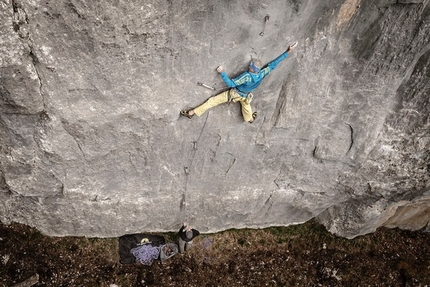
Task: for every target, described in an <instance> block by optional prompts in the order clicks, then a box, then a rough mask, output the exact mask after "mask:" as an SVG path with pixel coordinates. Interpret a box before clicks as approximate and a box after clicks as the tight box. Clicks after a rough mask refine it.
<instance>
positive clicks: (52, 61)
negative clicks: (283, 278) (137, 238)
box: [0, 0, 430, 237]
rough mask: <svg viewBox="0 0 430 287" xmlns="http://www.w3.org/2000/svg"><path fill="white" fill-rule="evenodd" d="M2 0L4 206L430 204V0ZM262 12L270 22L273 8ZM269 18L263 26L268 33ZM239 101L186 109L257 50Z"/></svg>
mask: <svg viewBox="0 0 430 287" xmlns="http://www.w3.org/2000/svg"><path fill="white" fill-rule="evenodd" d="M326 2H327V1H293V0H290V1H266V2H264V1H263V2H262V1H251V0H250V1H148V0H144V1H127V2H123V1H119V2H118V1H80V0H61V1H38V0H31V1H21V0H2V1H1V2H0V14H1V15H2V17H1V19H2V20H1V23H0V25H1V26H0V30H1V35H2V36H1V40H0V53H1V54H0V55H1V62H0V96H1V97H0V143H1V150H0V191H1V193H0V198H1V204H0V218H1V221H2V222H11V221H15V222H22V223H26V224H30V225H32V226H35V227H37V228H38V229H40V230H41V231H43V232H44V233H46V234H50V235H85V236H102V237H107V236H118V235H121V234H124V233H130V232H139V231H171V230H176V229H177V228H178V226H179V225H180V224H181V222H182V221H184V220H186V221H189V222H191V223H192V224H193V225H194V226H196V227H198V229H199V230H201V231H202V232H215V231H220V230H225V229H228V228H243V227H254V228H261V227H267V226H273V225H290V224H296V223H301V222H304V221H307V220H309V219H311V218H314V217H316V218H317V219H318V220H319V221H320V222H322V223H323V224H324V225H325V226H327V228H328V229H329V230H330V231H331V232H334V233H336V234H338V235H341V236H345V237H354V236H357V235H360V234H364V233H368V232H372V231H374V230H375V229H376V228H378V227H380V226H384V225H385V226H389V227H395V226H399V227H402V228H409V229H420V228H423V227H425V226H426V225H427V224H428V222H429V220H430V211H429V210H430V208H429V205H430V187H429V186H430V181H429V179H430V152H429V148H430V132H429V117H428V114H429V110H430V105H429V101H430V100H429V90H430V84H429V83H430V81H429V78H430V74H429V69H428V67H429V61H430V59H429V58H430V44H429V38H430V33H429V32H430V5H429V1H427V0H424V1H386V0H385V1H384V0H380V1H360V0H346V1H341V0H338V1H330V2H331V3H326ZM266 15H270V18H269V21H268V22H266V23H264V18H265V16H266ZM263 30H264V35H262V36H260V33H261V32H262V31H263ZM294 41H299V46H298V47H297V49H296V50H295V51H294V52H293V53H291V55H290V56H289V57H288V58H287V59H286V60H284V62H282V63H281V65H280V66H279V67H278V68H277V69H276V70H275V71H274V72H273V73H272V74H271V75H270V76H269V77H268V78H267V79H266V80H265V82H264V83H263V84H262V85H261V86H260V87H259V88H258V89H257V90H256V91H255V93H254V95H255V97H254V100H253V102H252V106H253V108H254V109H255V110H257V111H258V113H259V117H258V118H257V120H256V121H255V123H254V124H252V125H250V124H249V123H244V122H243V120H242V117H241V115H240V106H239V105H238V104H231V105H224V106H218V107H216V108H214V109H212V110H210V111H209V112H207V113H205V114H204V115H202V116H201V117H199V118H196V117H195V118H193V119H192V120H188V119H186V118H184V117H182V118H181V117H180V116H179V111H180V110H181V109H184V108H190V107H194V106H196V105H198V104H200V103H202V102H203V101H205V100H206V99H207V98H208V97H210V96H212V95H215V94H216V93H217V92H215V91H211V90H209V89H205V88H203V87H200V86H198V85H197V82H203V83H205V84H208V85H210V86H215V87H216V88H217V89H218V91H222V90H223V86H224V84H223V82H222V80H221V79H220V77H219V75H218V74H217V73H216V72H215V68H216V67H217V66H218V65H223V66H224V67H225V69H226V71H227V73H228V74H229V75H230V76H232V77H233V76H235V75H237V74H239V73H240V72H241V71H243V70H245V69H246V68H247V65H248V63H249V60H250V59H251V57H258V58H260V59H261V60H263V62H265V63H267V62H269V61H270V60H272V59H274V58H275V57H277V56H278V55H279V54H280V53H282V52H283V51H284V50H285V49H286V48H287V46H288V44H291V43H293V42H294Z"/></svg>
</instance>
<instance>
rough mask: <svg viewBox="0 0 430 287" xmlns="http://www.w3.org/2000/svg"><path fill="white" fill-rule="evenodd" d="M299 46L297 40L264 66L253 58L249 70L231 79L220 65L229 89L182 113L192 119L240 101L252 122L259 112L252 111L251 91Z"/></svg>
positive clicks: (243, 110)
mask: <svg viewBox="0 0 430 287" xmlns="http://www.w3.org/2000/svg"><path fill="white" fill-rule="evenodd" d="M296 46H297V42H296V43H294V44H293V45H291V46H289V47H288V48H287V50H286V51H285V52H284V53H282V54H281V55H280V56H278V57H277V58H276V59H275V60H273V61H271V62H270V63H269V64H267V66H265V67H264V68H263V64H262V62H261V61H260V60H258V59H252V60H251V63H250V64H249V68H248V71H247V72H244V73H242V74H240V75H239V76H238V77H236V78H234V79H230V78H229V77H228V76H227V74H226V73H225V72H224V69H223V68H222V67H221V66H219V67H218V68H217V69H216V70H217V72H218V73H220V74H221V78H222V79H223V81H224V82H225V84H226V85H227V87H229V89H228V90H227V91H224V92H222V93H220V94H218V95H216V96H213V97H211V98H209V99H208V100H207V101H206V102H205V103H203V104H202V105H200V106H198V107H197V108H194V109H191V110H188V111H186V110H183V111H181V115H183V116H185V117H188V118H189V119H191V118H192V117H193V116H194V115H197V116H201V115H202V114H203V113H204V112H206V111H207V110H208V109H210V108H213V107H215V106H217V105H219V104H222V103H227V102H231V101H232V102H240V104H241V105H242V116H243V119H244V120H245V121H247V122H249V123H252V122H253V121H254V120H255V118H256V117H257V112H254V113H253V112H252V108H251V104H250V103H251V99H252V94H251V92H252V91H253V90H254V89H256V88H257V87H258V86H259V85H260V84H261V82H262V80H263V79H264V78H265V77H266V76H267V75H268V74H269V73H270V72H272V71H273V70H274V69H275V68H276V67H277V66H278V64H279V63H280V62H281V61H282V60H284V59H285V58H286V57H288V53H289V52H291V51H293V50H294V48H295V47H296Z"/></svg>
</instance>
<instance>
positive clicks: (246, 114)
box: [194, 89, 252, 122]
mask: <svg viewBox="0 0 430 287" xmlns="http://www.w3.org/2000/svg"><path fill="white" fill-rule="evenodd" d="M230 96H231V100H232V101H233V102H235V103H236V102H240V104H241V106H242V116H243V119H244V120H245V121H246V122H249V121H250V120H252V108H251V105H250V103H249V102H248V101H246V98H244V97H241V96H240V95H239V94H238V93H237V92H236V91H235V90H234V89H230ZM227 102H228V90H227V91H225V92H222V93H220V94H218V95H216V96H213V97H211V98H209V99H208V100H207V101H206V102H205V103H204V104H202V105H200V106H198V107H197V108H195V109H194V113H195V114H196V115H197V116H199V117H200V116H201V115H202V114H203V113H204V112H206V111H207V110H209V109H210V108H213V107H216V106H218V105H219V104H223V103H227Z"/></svg>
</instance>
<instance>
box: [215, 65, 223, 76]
mask: <svg viewBox="0 0 430 287" xmlns="http://www.w3.org/2000/svg"><path fill="white" fill-rule="evenodd" d="M216 71H217V72H218V73H220V74H221V73H222V71H224V69H223V68H222V66H218V67H217V68H216Z"/></svg>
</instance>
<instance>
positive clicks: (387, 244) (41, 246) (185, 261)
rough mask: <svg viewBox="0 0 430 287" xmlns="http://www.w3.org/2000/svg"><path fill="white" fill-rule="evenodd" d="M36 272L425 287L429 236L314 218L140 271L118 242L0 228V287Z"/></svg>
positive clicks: (209, 241)
mask: <svg viewBox="0 0 430 287" xmlns="http://www.w3.org/2000/svg"><path fill="white" fill-rule="evenodd" d="M165 237H166V241H167V242H171V241H173V240H176V235H175V234H165ZM35 274H38V280H37V281H38V283H36V284H35V285H33V286H112V287H113V286H115V285H116V286H426V285H427V286H430V234H428V233H427V234H426V233H420V232H409V231H402V230H397V229H395V230H389V229H379V230H378V231H377V232H375V233H373V234H369V235H366V236H361V237H358V238H356V239H354V240H347V239H343V238H339V237H336V236H334V235H332V234H330V233H328V232H327V231H326V230H325V229H324V227H323V226H321V225H319V224H318V223H316V222H314V221H310V222H307V223H305V224H302V225H297V226H290V227H277V228H267V229H261V230H249V229H243V230H229V231H225V232H221V233H217V234H204V235H200V236H199V237H197V238H196V239H195V240H194V246H193V248H192V249H191V250H190V251H189V252H187V253H186V254H178V255H176V256H174V257H172V258H171V259H168V260H166V261H164V262H160V261H155V262H154V263H153V264H152V266H144V265H140V264H132V265H121V264H120V263H119V255H118V240H117V239H91V238H73V237H65V238H52V237H46V236H43V235H42V234H40V233H39V232H38V231H36V230H34V229H32V228H29V227H27V226H24V225H19V224H12V225H9V226H5V225H0V286H13V285H14V284H16V283H20V282H23V281H25V280H26V279H28V278H31V277H32V276H34V275H35ZM33 278H34V277H33Z"/></svg>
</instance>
